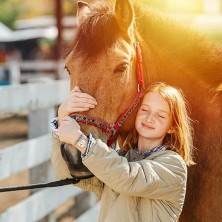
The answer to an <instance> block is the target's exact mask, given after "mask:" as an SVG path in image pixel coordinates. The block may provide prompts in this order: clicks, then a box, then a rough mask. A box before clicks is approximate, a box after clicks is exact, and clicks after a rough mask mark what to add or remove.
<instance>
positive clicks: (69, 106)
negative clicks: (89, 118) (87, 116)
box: [58, 86, 97, 126]
mask: <svg viewBox="0 0 222 222" xmlns="http://www.w3.org/2000/svg"><path fill="white" fill-rule="evenodd" d="M96 105H97V102H96V99H95V98H93V97H92V96H90V95H89V94H87V93H83V92H82V91H81V90H80V88H79V87H78V86H75V87H74V88H73V90H72V91H71V92H70V94H69V96H68V98H67V99H66V100H65V102H63V103H62V105H61V106H60V107H59V110H58V124H59V126H60V124H61V119H62V118H63V117H64V116H69V115H70V114H72V113H74V112H83V111H88V110H89V109H90V108H95V106H96Z"/></svg>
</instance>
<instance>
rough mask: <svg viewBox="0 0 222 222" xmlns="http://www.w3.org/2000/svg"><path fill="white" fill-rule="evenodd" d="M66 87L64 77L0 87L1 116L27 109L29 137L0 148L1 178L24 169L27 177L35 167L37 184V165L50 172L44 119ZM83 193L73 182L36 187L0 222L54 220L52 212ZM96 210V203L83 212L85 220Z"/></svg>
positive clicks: (3, 215)
mask: <svg viewBox="0 0 222 222" xmlns="http://www.w3.org/2000/svg"><path fill="white" fill-rule="evenodd" d="M68 89H69V83H68V81H67V80H54V81H50V82H47V83H41V84H39V83H35V84H26V85H14V86H13V85H12V86H2V87H0V104H1V105H0V116H1V115H5V114H17V113H20V112H24V111H26V112H28V120H29V140H27V141H24V142H22V143H18V144H15V145H13V146H10V147H7V148H5V149H3V150H0V169H1V172H0V181H1V180H4V179H6V178H8V177H10V176H13V175H14V174H16V173H19V172H21V171H23V170H27V169H28V170H30V172H31V174H30V177H32V174H33V173H32V170H33V169H37V171H35V172H37V175H35V176H34V179H30V181H31V183H33V180H34V182H35V183H36V181H35V180H36V178H37V180H38V179H39V178H40V177H41V176H40V174H39V175H38V171H39V170H38V169H39V168H40V167H39V166H40V165H43V166H44V168H43V169H41V170H43V171H49V172H50V170H51V169H48V168H47V167H48V166H49V167H51V166H50V164H48V165H47V163H49V160H50V150H51V144H50V128H49V127H48V123H45V122H48V121H49V118H51V117H52V115H54V114H55V111H54V110H55V106H56V105H59V104H61V103H62V101H64V99H65V98H66V97H67V95H68V92H69V90H68ZM44 115H45V116H44ZM46 117H47V118H46ZM37 125H41V126H42V125H44V129H41V127H39V128H38V126H37ZM44 164H46V165H44ZM41 170H40V171H41ZM40 171H39V172H40ZM34 174H35V173H34ZM53 178H54V176H52V175H51V177H47V178H44V180H45V182H48V181H51V180H53ZM41 182H42V181H41ZM10 186H11V185H10ZM83 192H84V191H83V190H81V189H79V188H77V187H74V186H72V185H69V186H65V187H59V188H47V189H44V190H38V191H37V192H35V193H33V194H32V195H30V196H29V197H28V198H26V199H25V200H23V201H21V202H20V203H18V204H16V205H15V206H12V207H10V208H8V209H7V210H6V211H5V212H3V213H2V214H1V215H0V222H15V221H19V222H34V221H38V220H40V219H42V218H44V217H46V216H48V219H47V220H46V221H48V222H52V221H55V215H54V214H53V211H54V210H55V209H56V208H57V207H59V206H60V205H61V204H63V203H65V202H66V201H68V200H69V199H70V198H73V197H77V196H78V195H79V196H81V195H82V194H83ZM83 196H84V195H83ZM87 198H89V201H88V202H90V204H91V206H92V205H94V202H93V199H95V198H94V196H92V194H89V196H88V197H87ZM97 211H98V205H95V207H93V208H92V209H90V210H89V211H87V212H88V213H87V212H86V213H84V218H88V219H84V221H85V222H87V221H92V218H94V219H95V220H97V219H96V218H97V216H96V215H97V214H98V212H97ZM96 212H97V213H96ZM87 215H88V216H87ZM93 215H94V216H93ZM80 219H81V217H80ZM80 219H79V220H80ZM80 221H82V220H80Z"/></svg>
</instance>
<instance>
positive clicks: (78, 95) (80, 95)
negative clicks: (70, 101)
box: [73, 92, 96, 101]
mask: <svg viewBox="0 0 222 222" xmlns="http://www.w3.org/2000/svg"><path fill="white" fill-rule="evenodd" d="M73 95H74V96H76V97H79V98H86V99H91V100H94V101H96V99H95V98H94V97H92V96H90V95H89V94H87V93H83V92H74V93H73Z"/></svg>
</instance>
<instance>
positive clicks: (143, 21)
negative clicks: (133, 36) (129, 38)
mask: <svg viewBox="0 0 222 222" xmlns="http://www.w3.org/2000/svg"><path fill="white" fill-rule="evenodd" d="M90 8H91V11H92V13H91V14H89V16H88V17H87V18H86V19H84V21H83V23H82V24H81V25H80V26H79V27H77V28H76V33H75V36H74V41H73V43H72V44H71V46H69V47H68V49H67V50H66V53H65V55H66V56H67V55H68V54H69V53H70V52H71V51H74V53H73V55H74V56H76V57H78V56H80V54H81V56H84V57H85V58H86V59H92V58H95V56H96V55H97V54H98V53H100V52H101V51H102V50H107V48H109V47H111V45H112V44H113V43H114V42H115V41H116V40H117V38H118V36H119V35H120V34H121V31H120V29H119V27H118V24H117V22H116V20H115V18H114V5H113V4H111V3H109V2H104V1H96V2H94V3H93V4H90ZM134 11H135V26H136V30H137V32H138V33H139V35H140V36H141V37H142V39H143V40H144V42H145V43H146V44H147V45H148V47H149V45H151V44H153V45H155V47H156V51H157V49H158V51H159V53H160V52H163V53H164V54H165V55H168V57H170V58H171V61H174V62H175V64H176V63H179V64H180V65H181V69H182V70H184V71H185V72H186V75H189V76H190V77H191V78H193V79H195V80H196V81H200V82H202V84H205V85H206V86H208V87H209V89H211V90H213V91H215V90H217V91H221V88H220V87H221V82H222V50H221V49H220V48H219V47H217V46H216V44H214V43H211V42H209V41H207V40H206V38H205V36H204V35H201V34H200V33H198V32H197V31H195V30H194V29H191V28H190V27H189V26H186V25H183V24H181V23H179V22H177V21H175V20H174V19H172V18H171V17H170V16H168V15H167V14H166V13H162V12H161V11H159V10H155V9H153V8H149V7H144V6H143V7H141V6H140V5H138V4H134ZM172 66H173V64H172Z"/></svg>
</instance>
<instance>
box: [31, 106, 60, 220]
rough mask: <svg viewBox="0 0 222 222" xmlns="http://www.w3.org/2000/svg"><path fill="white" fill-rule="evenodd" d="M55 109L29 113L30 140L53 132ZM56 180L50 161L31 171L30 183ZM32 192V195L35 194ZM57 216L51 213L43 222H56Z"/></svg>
mask: <svg viewBox="0 0 222 222" xmlns="http://www.w3.org/2000/svg"><path fill="white" fill-rule="evenodd" d="M55 116H56V114H55V108H50V109H38V110H33V111H30V112H29V115H28V121H29V132H28V137H29V139H32V138H35V137H38V136H42V135H44V134H47V133H49V132H50V131H51V129H50V119H52V118H53V117H55ZM53 180H54V173H53V168H52V165H51V162H50V160H49V161H47V162H45V163H43V164H41V165H39V166H38V167H35V168H32V169H31V170H30V183H31V184H35V183H44V182H49V181H53ZM34 192H35V191H32V192H31V193H34ZM55 221H56V219H55V215H54V213H51V214H50V215H48V216H47V217H45V218H43V219H42V220H41V222H55Z"/></svg>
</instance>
